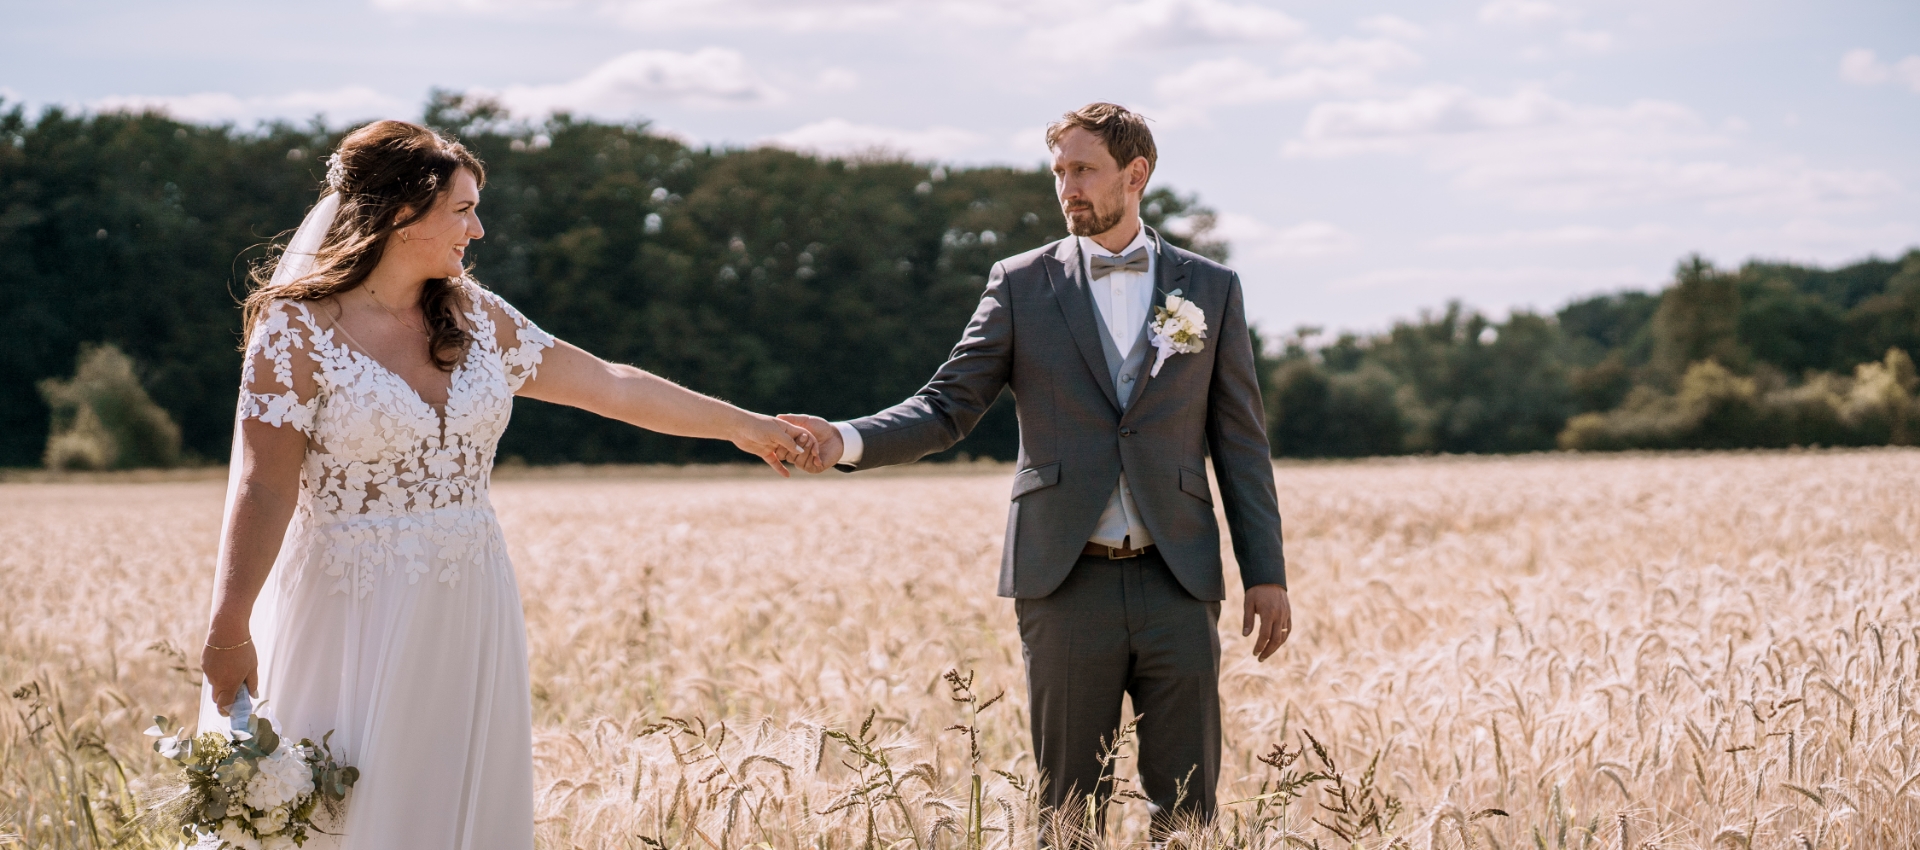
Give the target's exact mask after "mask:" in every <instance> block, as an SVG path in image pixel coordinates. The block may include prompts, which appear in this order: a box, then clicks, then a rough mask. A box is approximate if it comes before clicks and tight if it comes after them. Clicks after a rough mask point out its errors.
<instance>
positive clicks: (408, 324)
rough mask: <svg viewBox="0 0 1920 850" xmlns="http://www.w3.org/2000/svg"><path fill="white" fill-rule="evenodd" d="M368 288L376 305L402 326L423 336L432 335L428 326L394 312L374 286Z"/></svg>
mask: <svg viewBox="0 0 1920 850" xmlns="http://www.w3.org/2000/svg"><path fill="white" fill-rule="evenodd" d="M366 290H367V297H368V298H371V299H373V303H374V306H376V307H379V308H380V309H381V310H384V311H386V314H387V315H389V316H392V317H393V320H394V321H396V322H399V323H400V326H401V327H403V328H406V329H407V330H410V331H413V332H414V333H417V334H419V335H421V336H432V334H430V333H427V329H426V328H424V327H421V326H419V325H416V324H414V323H412V322H409V321H407V320H406V319H403V318H401V317H400V314H399V313H395V312H393V308H392V307H388V306H387V303H386V302H385V301H381V300H380V295H379V293H376V292H374V291H373V287H371V286H369V287H366Z"/></svg>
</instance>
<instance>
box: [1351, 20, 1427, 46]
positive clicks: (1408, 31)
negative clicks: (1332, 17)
mask: <svg viewBox="0 0 1920 850" xmlns="http://www.w3.org/2000/svg"><path fill="white" fill-rule="evenodd" d="M1359 27H1360V28H1361V29H1363V30H1366V31H1367V32H1370V33H1373V34H1374V35H1377V36H1380V37H1382V38H1391V39H1394V40H1396V41H1419V40H1420V39H1423V38H1426V37H1427V29H1426V27H1423V26H1420V25H1419V24H1416V23H1414V22H1412V21H1409V20H1407V19H1406V18H1402V17H1400V16H1399V15H1373V16H1370V17H1365V18H1361V19H1360V21H1359Z"/></svg>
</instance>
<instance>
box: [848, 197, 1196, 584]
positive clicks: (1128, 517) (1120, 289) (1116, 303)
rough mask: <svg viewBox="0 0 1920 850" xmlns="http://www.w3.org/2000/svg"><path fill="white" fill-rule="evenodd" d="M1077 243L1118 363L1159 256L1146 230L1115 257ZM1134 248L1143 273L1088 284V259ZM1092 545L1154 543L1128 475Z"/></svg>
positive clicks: (1142, 315) (1148, 303)
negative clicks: (1142, 254) (1143, 259)
mask: <svg viewBox="0 0 1920 850" xmlns="http://www.w3.org/2000/svg"><path fill="white" fill-rule="evenodd" d="M1074 238H1075V239H1078V240H1079V241H1080V273H1081V274H1083V275H1085V276H1086V281H1087V287H1088V289H1089V290H1091V292H1092V295H1093V300H1094V303H1095V304H1097V305H1098V306H1099V314H1100V316H1101V317H1102V318H1104V319H1106V325H1107V328H1106V330H1107V336H1108V337H1109V338H1111V339H1112V340H1113V344H1114V347H1115V348H1118V349H1119V350H1120V356H1121V357H1127V356H1129V355H1131V354H1132V353H1133V347H1134V345H1136V344H1138V343H1139V342H1140V328H1141V327H1142V326H1144V325H1146V323H1147V313H1148V312H1150V311H1151V310H1152V309H1153V280H1154V278H1153V273H1154V270H1155V269H1154V267H1155V266H1156V265H1157V264H1158V263H1159V261H1160V258H1159V251H1158V250H1156V246H1155V245H1154V242H1153V237H1151V236H1149V235H1147V229H1146V228H1145V227H1142V228H1140V232H1139V233H1138V234H1136V235H1135V236H1134V237H1133V241H1132V242H1129V243H1127V246H1126V247H1125V248H1123V249H1121V250H1120V251H1118V252H1115V251H1109V250H1107V249H1105V248H1102V247H1100V243H1098V242H1095V241H1093V240H1092V239H1090V238H1088V237H1085V236H1076V237H1074ZM1136 248H1145V249H1146V250H1147V270H1146V272H1145V273H1140V272H1130V271H1122V270H1115V271H1112V272H1108V273H1107V276H1106V277H1103V278H1101V279H1099V280H1094V279H1093V271H1092V268H1091V267H1090V265H1089V258H1091V257H1094V256H1101V257H1124V256H1126V255H1127V254H1128V253H1130V252H1132V251H1133V250H1134V249H1136ZM833 427H834V429H835V430H838V431H839V432H840V442H841V451H840V460H839V461H838V463H841V464H845V465H847V466H858V465H859V464H860V458H861V456H863V455H864V454H866V443H865V441H863V440H861V439H860V432H859V431H857V430H855V429H854V427H853V426H852V425H849V424H847V423H845V422H835V423H833ZM1091 540H1092V542H1094V543H1099V544H1101V545H1103V546H1116V547H1117V546H1122V545H1130V546H1131V547H1132V548H1135V549H1139V548H1143V547H1145V546H1148V545H1151V544H1152V543H1153V538H1152V537H1151V536H1150V535H1148V534H1147V532H1146V525H1145V524H1144V523H1142V522H1141V521H1140V519H1139V511H1138V510H1137V509H1135V508H1134V505H1133V493H1132V492H1131V491H1130V490H1129V489H1128V487H1127V475H1126V473H1125V472H1122V473H1120V483H1119V486H1118V487H1116V488H1115V489H1114V494H1113V498H1112V499H1111V500H1110V501H1109V502H1108V504H1107V509H1106V511H1104V512H1103V513H1101V515H1100V524H1099V526H1098V527H1097V528H1096V529H1095V530H1094V534H1093V537H1092V538H1091Z"/></svg>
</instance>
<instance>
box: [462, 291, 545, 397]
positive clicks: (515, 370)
mask: <svg viewBox="0 0 1920 850" xmlns="http://www.w3.org/2000/svg"><path fill="white" fill-rule="evenodd" d="M470 291H472V292H473V293H474V298H475V300H476V301H477V302H478V304H479V306H480V307H481V308H482V309H484V310H485V311H486V313H487V315H488V318H490V319H492V322H491V324H492V325H493V334H494V345H495V347H496V348H497V349H498V350H499V351H500V365H501V367H502V369H503V370H504V371H505V372H506V375H507V386H508V387H510V388H512V390H513V391H514V392H516V393H517V392H519V391H520V388H521V387H523V386H526V383H527V382H528V381H531V380H533V377H534V374H535V373H536V372H538V371H539V369H540V358H541V356H542V355H543V354H545V353H546V350H547V349H549V348H552V347H553V337H552V336H550V335H548V334H547V332H546V331H543V330H541V329H540V326H538V325H535V324H534V323H533V322H531V321H529V320H528V319H527V317H526V316H523V315H520V311H519V310H516V309H514V308H513V305H512V304H508V303H507V300H506V299H505V298H501V297H500V296H498V295H495V294H493V293H492V292H489V291H487V290H486V289H483V288H481V287H480V286H479V285H477V284H475V285H472V287H471V290H470Z"/></svg>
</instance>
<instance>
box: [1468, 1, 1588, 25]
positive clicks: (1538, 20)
mask: <svg viewBox="0 0 1920 850" xmlns="http://www.w3.org/2000/svg"><path fill="white" fill-rule="evenodd" d="M1573 17H1574V15H1573V13H1571V12H1569V11H1567V10H1565V9H1562V8H1560V7H1559V6H1555V5H1553V4H1552V3H1547V2H1544V0H1493V2H1490V3H1488V4H1486V5H1484V6H1481V7H1480V22H1481V23H1484V24H1499V25H1502V26H1532V25H1534V24H1550V23H1556V22H1560V21H1569V20H1572V19H1573Z"/></svg>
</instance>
